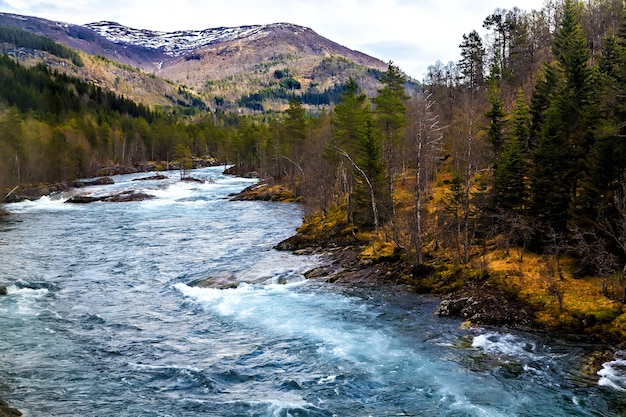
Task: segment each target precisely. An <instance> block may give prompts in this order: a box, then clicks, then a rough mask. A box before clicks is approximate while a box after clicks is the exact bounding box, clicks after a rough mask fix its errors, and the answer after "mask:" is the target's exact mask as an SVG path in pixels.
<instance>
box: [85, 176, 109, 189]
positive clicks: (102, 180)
mask: <svg viewBox="0 0 626 417" xmlns="http://www.w3.org/2000/svg"><path fill="white" fill-rule="evenodd" d="M113 184H115V181H114V180H113V178H111V177H100V178H96V179H93V180H88V181H76V187H77V188H81V187H88V186H90V185H113Z"/></svg>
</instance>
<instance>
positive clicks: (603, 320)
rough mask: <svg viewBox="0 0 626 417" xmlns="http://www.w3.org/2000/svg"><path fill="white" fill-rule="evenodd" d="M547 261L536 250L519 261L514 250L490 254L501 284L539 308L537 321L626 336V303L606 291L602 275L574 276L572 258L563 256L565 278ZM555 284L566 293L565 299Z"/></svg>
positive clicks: (494, 270)
mask: <svg viewBox="0 0 626 417" xmlns="http://www.w3.org/2000/svg"><path fill="white" fill-rule="evenodd" d="M546 262H547V261H546V258H545V257H542V256H539V255H536V254H532V253H527V254H525V255H524V260H523V261H522V262H518V260H517V255H516V254H514V253H511V254H510V255H509V256H506V254H504V253H503V252H502V251H494V252H492V253H491V254H490V255H489V270H490V272H491V273H492V275H493V276H497V277H498V278H497V279H499V280H500V282H499V284H500V285H501V286H503V287H504V288H507V289H508V290H510V291H513V292H515V293H516V294H517V295H518V296H519V298H520V299H521V300H522V301H524V302H525V303H527V304H528V305H530V306H531V307H533V308H534V309H535V310H536V318H537V321H538V322H539V324H541V325H543V326H545V327H546V328H560V329H568V330H572V329H575V330H583V331H586V332H588V333H594V334H595V333H606V332H610V333H612V334H619V335H622V336H626V314H624V306H623V304H622V303H620V302H618V301H613V300H611V299H609V298H607V297H606V296H605V295H603V294H602V279H601V278H598V277H585V278H574V277H573V276H572V273H571V265H572V260H568V259H563V260H561V268H562V276H563V278H562V279H561V278H560V277H559V276H558V273H555V274H554V277H553V278H550V272H549V268H548V267H547V265H546ZM551 288H553V289H554V288H556V290H557V291H558V292H560V294H562V303H559V300H558V297H557V296H556V295H555V294H554V292H555V291H554V290H553V291H551V290H550V289H551ZM620 337H621V336H620Z"/></svg>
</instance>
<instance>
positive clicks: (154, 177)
mask: <svg viewBox="0 0 626 417" xmlns="http://www.w3.org/2000/svg"><path fill="white" fill-rule="evenodd" d="M166 179H167V177H166V176H165V175H161V174H159V175H152V176H150V177H142V178H135V179H134V180H133V181H161V180H166Z"/></svg>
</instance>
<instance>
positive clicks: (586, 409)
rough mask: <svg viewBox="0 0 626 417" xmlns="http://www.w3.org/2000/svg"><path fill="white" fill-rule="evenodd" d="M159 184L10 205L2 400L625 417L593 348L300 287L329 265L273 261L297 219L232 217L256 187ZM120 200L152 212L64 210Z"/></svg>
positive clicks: (190, 412)
mask: <svg viewBox="0 0 626 417" xmlns="http://www.w3.org/2000/svg"><path fill="white" fill-rule="evenodd" d="M166 175H168V179H166V180H161V181H155V180H154V181H132V180H133V179H136V178H140V177H145V176H146V174H136V175H125V176H116V177H113V178H114V180H115V184H114V185H108V186H90V187H85V188H81V189H76V190H73V191H71V192H66V193H64V194H60V195H53V196H47V197H44V198H42V199H40V200H38V201H33V202H23V203H15V204H11V205H7V206H6V209H7V210H8V211H9V212H10V215H9V216H6V217H5V218H3V219H2V220H1V221H0V285H5V286H6V287H7V288H8V292H9V294H8V296H5V297H2V298H0V329H1V332H2V333H1V334H2V337H1V338H0V392H1V393H2V395H3V396H4V397H5V399H6V400H7V401H8V402H9V403H11V405H13V406H15V407H17V408H19V409H20V410H21V411H22V412H23V413H24V415H25V416H27V417H28V416H33V417H35V416H37V417H39V416H102V417H105V416H133V417H134V416H138V417H139V416H163V417H165V416H175V417H182V416H259V417H260V416H280V417H287V416H292V417H295V416H298V417H304V416H328V417H331V416H339V417H342V416H376V417H377V416H551V417H554V416H620V415H626V413H625V412H624V411H623V410H626V391H624V390H625V389H626V357H624V359H623V360H622V359H620V358H619V357H616V358H615V360H614V361H612V362H607V363H606V364H604V367H603V368H602V370H601V371H600V373H599V374H597V375H596V374H593V373H592V374H591V375H589V374H583V373H582V371H581V369H582V362H583V360H584V358H585V355H586V354H588V353H589V352H591V351H593V350H597V349H601V348H602V347H601V346H593V345H590V344H587V343H584V342H576V341H572V340H569V341H565V340H563V339H559V338H555V337H551V336H550V335H545V334H531V333H522V332H512V331H508V330H506V329H495V328H489V329H484V328H477V329H476V328H474V329H468V328H464V327H463V326H462V324H461V322H460V321H459V320H454V319H448V318H438V317H435V316H434V310H435V308H436V306H437V304H438V300H437V299H434V298H430V297H423V296H417V295H414V294H410V293H406V292H405V291H401V290H399V289H395V288H392V287H386V288H381V289H377V290H373V289H371V288H345V287H337V286H332V285H329V284H324V283H320V282H316V281H307V280H305V279H304V277H303V275H302V274H303V273H304V272H305V271H307V270H309V269H312V268H314V267H316V266H318V265H320V264H321V263H322V262H324V260H323V259H320V258H318V257H315V256H295V255H292V254H290V253H285V252H278V251H276V250H274V249H272V247H273V245H275V244H276V243H278V242H279V241H281V240H282V239H285V238H287V237H288V236H290V235H292V234H293V233H294V231H295V229H296V228H297V227H298V225H299V224H300V222H301V216H302V213H301V211H300V208H299V207H298V206H297V205H294V204H287V203H272V202H246V201H241V202H235V201H230V200H229V199H228V198H227V197H228V195H229V194H230V193H233V192H238V191H240V190H241V189H243V188H244V187H246V186H248V185H250V184H252V183H253V182H254V181H253V180H248V179H241V178H235V177H231V176H225V175H222V168H206V169H202V170H196V171H193V173H192V175H193V176H194V177H196V178H201V179H204V180H206V182H204V183H189V182H180V181H178V174H177V173H174V172H172V173H168V174H166ZM127 190H138V191H142V192H145V193H148V194H151V195H154V196H155V197H156V198H155V199H152V200H146V201H142V202H127V203H108V202H97V203H92V204H65V203H64V201H65V200H66V199H67V198H69V197H71V196H72V195H75V194H81V195H94V196H98V195H105V194H111V193H117V192H123V191H127ZM209 277H225V278H231V277H234V278H236V279H237V280H240V281H242V282H247V283H243V284H241V285H240V286H239V287H237V288H230V289H222V290H220V289H210V288H199V287H197V286H194V285H193V283H194V282H197V281H199V280H202V279H206V278H209Z"/></svg>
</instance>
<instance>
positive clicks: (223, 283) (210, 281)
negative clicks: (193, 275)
mask: <svg viewBox="0 0 626 417" xmlns="http://www.w3.org/2000/svg"><path fill="white" fill-rule="evenodd" d="M239 284H240V282H239V280H238V279H237V277H235V276H234V275H228V276H214V277H210V278H205V279H201V280H198V281H195V282H193V283H191V285H193V286H195V287H199V288H215V289H218V290H228V289H233V288H237V287H239Z"/></svg>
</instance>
